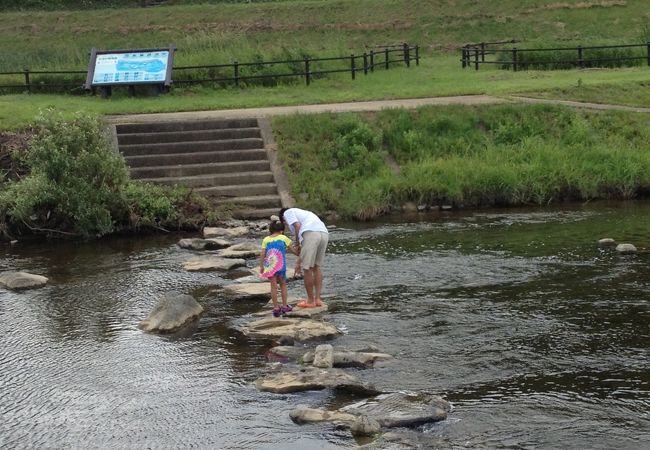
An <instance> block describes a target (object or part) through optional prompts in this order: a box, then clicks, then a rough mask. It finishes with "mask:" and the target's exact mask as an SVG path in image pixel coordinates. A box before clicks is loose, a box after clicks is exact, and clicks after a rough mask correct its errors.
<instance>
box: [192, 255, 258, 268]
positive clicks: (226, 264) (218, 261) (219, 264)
mask: <svg viewBox="0 0 650 450" xmlns="http://www.w3.org/2000/svg"><path fill="white" fill-rule="evenodd" d="M245 265H246V261H245V260H243V259H230V258H219V257H218V256H205V257H202V258H194V259H190V260H188V261H185V263H184V264H183V268H184V269H185V270H188V271H190V272H211V271H215V270H222V271H226V270H231V269H234V268H236V267H242V266H245Z"/></svg>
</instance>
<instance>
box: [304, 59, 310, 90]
mask: <svg viewBox="0 0 650 450" xmlns="http://www.w3.org/2000/svg"><path fill="white" fill-rule="evenodd" d="M309 83H311V74H310V73H309V56H305V84H307V86H309Z"/></svg>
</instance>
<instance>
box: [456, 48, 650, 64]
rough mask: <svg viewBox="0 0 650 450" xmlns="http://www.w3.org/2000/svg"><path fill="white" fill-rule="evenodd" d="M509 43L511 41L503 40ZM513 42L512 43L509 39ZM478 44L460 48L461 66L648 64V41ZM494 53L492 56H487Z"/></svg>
mask: <svg viewBox="0 0 650 450" xmlns="http://www.w3.org/2000/svg"><path fill="white" fill-rule="evenodd" d="M505 43H510V42H505ZM512 43H514V42H512ZM495 44H503V43H479V44H468V45H465V46H463V47H461V49H460V51H461V65H462V67H463V68H466V67H474V69H475V70H479V67H480V66H481V65H483V64H492V65H497V66H498V68H500V69H506V70H510V69H512V70H514V71H517V70H528V69H546V70H557V69H571V68H581V69H584V68H592V67H623V66H640V65H646V64H647V65H648V66H650V42H648V43H646V44H623V45H599V46H580V45H578V46H577V47H558V48H528V49H521V48H517V47H511V48H501V47H495ZM491 55H494V56H495V57H494V58H486V56H491Z"/></svg>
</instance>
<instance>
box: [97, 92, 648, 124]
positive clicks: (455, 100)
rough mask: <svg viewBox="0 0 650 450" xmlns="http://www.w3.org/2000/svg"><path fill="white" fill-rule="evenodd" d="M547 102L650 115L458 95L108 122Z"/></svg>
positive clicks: (120, 118) (619, 107)
mask: <svg viewBox="0 0 650 450" xmlns="http://www.w3.org/2000/svg"><path fill="white" fill-rule="evenodd" d="M512 102H515V103H516V102H523V103H547V104H554V105H566V106H572V107H575V108H587V109H598V110H620V111H632V112H641V113H650V108H640V107H634V106H623V105H605V104H599V103H583V102H575V101H569V100H552V99H539V98H529V97H515V96H513V97H504V98H500V97H492V96H489V95H459V96H454V97H431V98H414V99H401V100H379V101H367V102H349V103H325V104H319V105H295V106H271V107H265V108H242V109H222V110H215V111H188V112H173V113H157V114H134V115H121V116H108V117H107V118H106V120H107V121H108V122H109V123H114V124H117V123H141V122H172V121H176V120H201V119H241V118H247V117H271V116H281V115H287V114H296V113H303V114H311V113H324V112H362V111H379V110H382V109H390V108H417V107H419V106H426V105H439V106H442V105H490V104H497V103H512Z"/></svg>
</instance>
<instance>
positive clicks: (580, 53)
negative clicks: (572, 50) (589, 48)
mask: <svg viewBox="0 0 650 450" xmlns="http://www.w3.org/2000/svg"><path fill="white" fill-rule="evenodd" d="M578 66H580V68H581V69H584V68H585V62H584V60H583V59H582V45H578Z"/></svg>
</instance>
